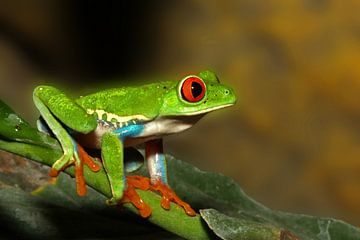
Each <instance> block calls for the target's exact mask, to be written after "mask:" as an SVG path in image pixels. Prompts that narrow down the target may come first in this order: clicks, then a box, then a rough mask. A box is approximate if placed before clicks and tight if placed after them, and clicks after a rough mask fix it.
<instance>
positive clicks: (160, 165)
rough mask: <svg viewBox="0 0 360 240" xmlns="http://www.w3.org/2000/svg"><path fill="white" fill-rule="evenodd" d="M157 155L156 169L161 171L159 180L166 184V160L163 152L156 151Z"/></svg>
mask: <svg viewBox="0 0 360 240" xmlns="http://www.w3.org/2000/svg"><path fill="white" fill-rule="evenodd" d="M158 155H159V162H158V164H157V166H156V171H157V172H158V171H160V173H161V181H162V182H163V183H165V184H168V180H167V166H166V160H165V156H164V154H163V153H158Z"/></svg>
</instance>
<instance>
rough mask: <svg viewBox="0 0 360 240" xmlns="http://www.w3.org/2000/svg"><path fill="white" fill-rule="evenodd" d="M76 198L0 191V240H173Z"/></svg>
mask: <svg viewBox="0 0 360 240" xmlns="http://www.w3.org/2000/svg"><path fill="white" fill-rule="evenodd" d="M66 182H67V183H70V182H71V181H70V180H69V181H66ZM95 194H97V195H100V194H98V193H95ZM90 195H91V194H90ZM100 197H101V196H99V198H100ZM77 198H80V197H76V196H75V197H74V196H72V195H68V194H67V193H66V192H63V191H59V190H54V189H52V190H49V191H48V192H47V197H38V196H31V195H30V194H29V193H26V192H24V191H21V190H20V189H16V188H5V189H0V209H1V215H0V224H1V226H2V229H3V231H2V232H1V238H4V237H5V236H7V237H9V238H11V239H49V238H56V239H63V238H64V239H65V238H71V239H74V238H82V239H84V238H91V239H104V238H117V237H119V238H120V237H121V238H124V239H129V238H134V239H135V238H136V239H149V236H150V237H151V236H152V237H153V238H154V239H158V238H166V239H177V237H176V236H175V235H173V234H171V233H169V232H166V231H164V230H162V229H161V228H158V227H156V226H154V225H150V224H148V223H147V222H146V221H139V219H137V218H134V217H133V216H131V215H128V214H121V212H120V211H119V210H118V209H110V208H107V207H106V205H105V204H104V202H102V201H99V199H98V200H97V201H94V197H93V196H90V197H89V198H84V199H77ZM97 198H98V197H97V196H96V197H95V199H97ZM102 198H104V197H102ZM54 199H56V201H54Z"/></svg>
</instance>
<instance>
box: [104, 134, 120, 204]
mask: <svg viewBox="0 0 360 240" xmlns="http://www.w3.org/2000/svg"><path fill="white" fill-rule="evenodd" d="M123 149H124V148H123V143H122V141H121V140H119V138H118V136H117V135H116V134H114V133H111V132H108V133H105V134H104V135H103V137H102V139H101V155H102V161H103V165H104V168H105V171H106V173H107V177H108V179H109V182H110V187H111V193H112V200H111V202H117V201H119V200H120V199H121V198H122V196H123V192H124V188H125V183H126V180H125V174H124V162H123V151H124V150H123Z"/></svg>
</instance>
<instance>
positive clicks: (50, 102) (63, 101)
mask: <svg viewBox="0 0 360 240" xmlns="http://www.w3.org/2000/svg"><path fill="white" fill-rule="evenodd" d="M33 98H34V103H35V105H36V107H37V108H38V109H39V111H40V113H41V115H42V116H43V117H44V119H45V121H46V122H47V123H48V124H49V122H48V119H47V116H44V115H47V111H46V110H45V109H44V107H46V108H47V109H48V111H50V112H51V113H52V114H53V115H55V116H56V117H57V118H58V119H59V120H60V121H61V122H62V123H64V124H65V125H67V126H68V127H70V128H71V129H74V130H76V131H77V132H81V133H88V132H91V131H93V130H94V129H95V128H96V127H97V121H96V118H95V117H94V116H93V115H90V114H87V113H86V111H85V109H83V108H82V107H81V106H80V105H78V104H77V103H76V102H75V101H74V100H72V99H70V98H68V97H67V96H66V95H65V94H64V93H63V92H61V91H60V90H58V89H56V88H54V87H51V86H39V87H37V88H35V90H34V94H33ZM50 124H51V123H50ZM50 124H49V125H50ZM50 128H51V125H50ZM52 130H53V129H52Z"/></svg>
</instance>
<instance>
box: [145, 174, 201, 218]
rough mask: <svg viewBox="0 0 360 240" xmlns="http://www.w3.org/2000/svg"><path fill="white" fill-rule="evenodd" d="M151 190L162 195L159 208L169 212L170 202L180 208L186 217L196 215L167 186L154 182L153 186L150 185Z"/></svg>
mask: <svg viewBox="0 0 360 240" xmlns="http://www.w3.org/2000/svg"><path fill="white" fill-rule="evenodd" d="M151 190H153V191H158V192H159V193H160V194H161V195H162V199H161V206H162V207H163V208H165V209H167V210H169V209H170V202H171V201H172V202H174V203H176V204H177V205H179V206H180V207H182V208H183V209H184V210H185V212H186V214H187V215H189V216H195V215H196V212H195V211H194V210H193V209H192V208H191V207H190V205H189V204H188V203H186V202H184V201H183V200H181V199H180V198H179V197H178V196H177V195H176V193H175V192H174V191H173V190H172V189H171V188H170V187H169V186H168V185H166V184H164V183H162V182H161V181H160V180H158V181H156V182H155V184H152V185H151Z"/></svg>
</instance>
